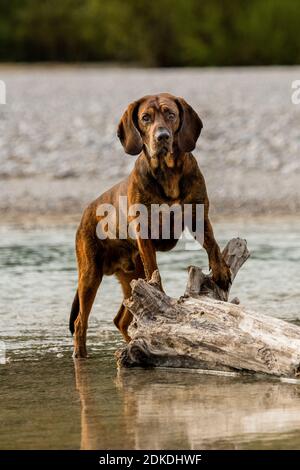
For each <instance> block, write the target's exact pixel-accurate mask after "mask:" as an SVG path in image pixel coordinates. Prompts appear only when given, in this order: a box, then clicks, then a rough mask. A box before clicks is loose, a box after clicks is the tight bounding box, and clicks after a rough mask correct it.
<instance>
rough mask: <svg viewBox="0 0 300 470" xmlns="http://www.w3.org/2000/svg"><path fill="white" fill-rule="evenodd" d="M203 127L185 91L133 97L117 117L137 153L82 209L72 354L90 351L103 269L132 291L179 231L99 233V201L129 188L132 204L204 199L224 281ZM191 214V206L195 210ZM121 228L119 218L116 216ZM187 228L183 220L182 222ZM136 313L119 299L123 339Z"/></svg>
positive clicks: (213, 254)
mask: <svg viewBox="0 0 300 470" xmlns="http://www.w3.org/2000/svg"><path fill="white" fill-rule="evenodd" d="M201 129H202V122H201V120H200V118H199V116H198V115H197V114H196V112H195V111H194V110H193V109H192V108H191V106H189V105H188V104H187V103H186V102H185V101H184V99H182V98H177V97H175V96H172V95H170V94H167V93H161V94H159V95H155V96H145V97H143V98H141V99H139V100H138V101H135V102H134V103H131V104H130V105H129V106H128V108H127V110H126V111H125V113H124V114H123V117H122V119H121V121H120V123H119V127H118V137H119V139H120V141H121V143H122V145H123V147H124V149H125V152H126V153H129V154H131V155H138V154H139V157H138V159H137V160H136V163H135V167H134V169H133V171H132V172H131V173H130V175H129V176H128V177H127V178H126V179H124V180H123V181H121V182H120V183H119V184H117V185H116V186H114V187H113V188H111V189H110V190H108V191H107V192H105V193H104V194H102V196H100V197H99V198H98V199H96V200H95V201H94V202H92V203H91V204H90V205H89V206H88V207H87V209H86V210H85V212H84V214H83V217H82V220H81V223H80V226H79V228H78V231H77V236H76V253H77V261H78V271H79V276H78V278H79V279H78V290H77V293H76V296H75V299H74V302H73V305H72V311H71V316H70V330H71V332H72V333H75V335H74V356H75V357H86V354H87V353H86V332H87V324H88V317H89V314H90V311H91V308H92V305H93V302H94V299H95V296H96V293H97V289H98V287H99V285H100V283H101V280H102V276H103V275H104V274H106V275H111V274H115V275H116V277H117V278H118V280H119V281H120V283H121V286H122V289H123V293H124V298H125V299H126V298H128V297H130V295H131V287H130V282H131V281H132V280H133V279H137V278H146V279H147V280H149V279H150V278H151V275H152V273H153V271H155V270H156V269H157V263H156V251H157V250H158V251H168V250H171V249H172V248H173V247H174V246H175V245H176V243H177V241H178V239H176V238H174V237H172V236H171V237H170V238H169V239H162V238H159V237H158V239H151V238H148V239H147V238H145V237H144V238H143V237H141V236H138V235H137V237H136V238H131V237H129V236H128V237H127V238H126V239H120V238H117V239H109V238H107V239H105V240H103V239H99V238H98V237H97V233H96V229H97V224H98V223H99V220H100V219H101V216H99V215H97V208H98V207H99V205H101V204H112V205H113V206H114V207H116V208H118V207H119V197H120V196H127V199H128V206H130V205H132V204H136V203H139V204H144V205H145V206H146V207H147V208H150V206H151V204H163V203H165V204H168V205H172V204H174V203H176V204H180V205H181V206H182V207H183V204H192V205H195V204H203V205H204V242H203V247H204V248H205V250H206V251H207V254H208V258H209V265H210V268H211V270H212V273H213V279H214V281H215V282H216V283H217V284H218V285H219V286H220V287H222V288H224V289H227V287H228V284H229V283H230V270H229V268H228V266H227V265H226V263H225V261H224V260H223V258H222V255H221V253H220V249H219V246H218V244H217V242H216V240H215V238H214V234H213V229H212V226H211V224H210V221H209V218H208V209H209V201H208V197H207V192H206V187H205V181H204V178H203V176H202V174H201V172H200V169H199V167H198V164H197V162H196V159H195V158H194V157H193V155H192V154H191V153H190V152H191V151H192V150H194V148H195V145H196V142H197V139H198V137H199V135H200V132H201ZM193 214H194V213H193ZM115 223H116V228H117V230H118V228H119V218H118V217H117V219H116V222H115ZM183 228H184V227H183ZM131 319H132V316H131V313H130V312H129V311H128V309H127V308H126V307H125V306H124V305H123V304H122V305H121V307H120V309H119V311H118V313H117V315H116V317H115V319H114V323H115V325H116V326H117V328H119V330H120V331H121V333H122V334H123V336H124V338H125V340H126V341H130V337H129V336H128V331H127V330H128V326H129V324H130V322H131Z"/></svg>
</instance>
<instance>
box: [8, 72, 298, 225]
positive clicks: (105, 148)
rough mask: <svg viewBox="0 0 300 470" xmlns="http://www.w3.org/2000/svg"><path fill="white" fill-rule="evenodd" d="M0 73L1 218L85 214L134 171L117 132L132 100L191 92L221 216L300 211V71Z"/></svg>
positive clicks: (200, 151) (202, 158)
mask: <svg viewBox="0 0 300 470" xmlns="http://www.w3.org/2000/svg"><path fill="white" fill-rule="evenodd" d="M0 79H1V80H4V81H5V83H6V89H7V104H6V105H1V106H0V163H1V165H0V215H1V217H2V219H4V218H5V217H8V218H21V217H39V216H41V215H43V216H45V215H47V216H53V215H55V216H58V217H63V218H64V219H66V220H67V218H68V217H71V218H72V216H73V215H74V217H75V218H76V217H77V216H78V214H79V212H80V211H81V210H82V207H83V206H84V205H85V204H86V203H87V202H89V201H90V200H91V199H93V198H94V197H96V196H97V195H98V194H99V193H101V192H102V191H103V190H105V189H107V188H108V187H109V186H111V185H112V184H113V183H115V182H116V181H118V180H120V179H121V178H122V177H124V176H125V175H127V174H128V172H129V171H130V169H131V168H132V165H133V163H134V160H135V157H132V156H129V155H125V154H124V152H123V149H122V147H121V145H120V143H119V141H118V139H117V137H116V126H117V123H118V120H119V118H120V116H121V114H122V112H123V111H124V109H125V108H126V106H127V104H128V103H129V102H130V101H132V100H134V99H135V98H138V97H140V96H142V95H144V94H148V93H153V92H160V91H169V92H171V93H174V94H177V95H181V96H184V97H185V99H186V100H187V101H188V102H189V103H190V104H192V106H193V107H194V108H195V109H196V110H197V112H198V113H199V115H200V116H201V118H202V120H203V123H204V129H203V134H202V135H201V137H200V139H199V142H198V146H197V149H196V151H195V152H194V154H195V155H196V156H197V158H198V161H199V163H200V166H201V169H202V171H203V173H204V175H205V178H206V181H207V186H208V190H209V195H210V200H211V206H212V211H213V213H214V214H215V215H226V216H236V215H237V216H244V217H245V216H246V217H248V216H250V215H252V216H253V215H260V214H269V215H283V214H285V215H295V214H296V213H297V211H298V210H299V209H300V184H299V176H300V158H299V156H300V126H299V123H300V105H299V106H297V105H293V104H292V102H291V94H292V89H291V84H292V81H293V80H296V79H300V68H247V69H246V68H244V69H238V68H234V69H180V70H179V69H164V70H158V69H149V70H146V69H122V68H100V67H99V68H98V67H40V66H34V67H29V66H19V67H15V66H6V67H5V66H1V67H0Z"/></svg>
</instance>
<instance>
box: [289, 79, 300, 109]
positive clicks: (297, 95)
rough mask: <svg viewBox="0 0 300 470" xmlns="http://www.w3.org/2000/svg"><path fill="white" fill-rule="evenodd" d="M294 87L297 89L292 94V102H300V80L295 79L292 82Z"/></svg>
mask: <svg viewBox="0 0 300 470" xmlns="http://www.w3.org/2000/svg"><path fill="white" fill-rule="evenodd" d="M292 89H293V90H295V91H294V92H293V93H292V96H291V100H292V103H293V104H300V80H294V81H293V82H292Z"/></svg>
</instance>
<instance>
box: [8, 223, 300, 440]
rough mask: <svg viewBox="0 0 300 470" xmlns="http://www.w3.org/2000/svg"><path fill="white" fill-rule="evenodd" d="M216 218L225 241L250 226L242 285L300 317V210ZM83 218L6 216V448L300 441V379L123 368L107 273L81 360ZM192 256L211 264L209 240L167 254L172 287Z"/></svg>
mask: <svg viewBox="0 0 300 470" xmlns="http://www.w3.org/2000/svg"><path fill="white" fill-rule="evenodd" d="M214 227H215V234H216V237H217V239H218V241H219V242H220V245H221V246H224V245H225V243H226V242H227V241H228V240H229V239H230V238H232V237H233V236H240V237H242V238H246V239H247V241H248V246H249V249H250V251H251V258H250V259H249V260H248V261H247V263H246V264H245V266H244V267H243V268H242V270H241V271H240V273H239V274H238V277H237V279H236V280H235V283H234V287H233V290H232V297H233V296H235V295H237V296H238V297H239V298H240V300H241V303H242V304H245V305H247V306H248V307H251V308H253V309H256V310H258V311H261V312H262V313H265V314H269V315H274V316H276V317H278V318H282V319H285V320H287V321H290V322H293V323H299V325H300V308H299V305H300V291H299V285H300V270H299V261H300V222H299V220H296V219H286V220H283V219H269V220H267V221H263V220H252V219H250V220H246V221H239V220H238V221H235V222H231V223H222V222H219V223H216V224H214ZM75 229H76V228H75V227H74V226H71V225H68V226H66V227H61V226H60V227H54V226H52V227H50V228H49V227H47V228H43V227H40V228H34V229H30V228H27V229H26V228H18V227H12V226H11V227H9V226H4V227H2V228H1V231H0V233H1V243H0V269H1V277H0V292H1V295H0V341H1V343H0V362H3V364H0V403H1V405H0V406H1V408H0V448H1V449H17V448H22V449H29V448H30V449H38V448H47V449H54V448H56V449H67V448H75V449H79V448H82V449H113V448H121V449H132V448H134V449H151V448H152V449H172V448H174V449H176V448H178V449H181V448H185V449H218V448H220V449H221V448H222V449H223V448H225V449H254V448H256V449H272V448H276V449H279V448H299V447H300V422H299V413H300V385H297V384H290V383H281V382H279V381H278V380H272V379H264V380H261V379H260V380H256V379H253V378H251V379H250V378H233V377H215V376H207V375H201V374H199V373H197V372H183V371H176V370H167V371H166V370H151V371H149V370H147V371H144V370H140V369H139V370H129V371H117V368H116V363H115V358H114V352H115V351H116V349H118V348H119V347H120V346H121V345H122V344H123V340H122V338H121V336H120V334H119V333H118V331H117V330H116V329H115V327H114V325H113V323H112V319H113V317H114V315H115V313H116V312H117V310H118V308H119V306H120V303H121V300H122V296H121V290H120V287H119V286H118V284H117V282H116V281H115V279H114V278H111V277H106V278H105V279H104V281H103V282H102V285H101V288H100V291H99V293H98V296H97V298H96V301H95V304H94V308H93V311H92V314H91V316H90V325H89V330H88V351H89V355H90V357H89V359H88V360H81V361H75V363H74V361H73V359H72V339H71V337H70V335H69V332H68V316H69V310H70V305H71V302H72V299H73V296H74V292H75V289H76V276H77V274H76V261H75V256H74V234H75ZM190 248H191V247H190ZM190 264H197V265H198V266H201V267H204V268H205V267H207V257H206V254H205V252H204V251H203V250H201V251H199V250H197V251H195V250H193V249H189V250H187V249H183V246H179V247H178V248H176V249H175V250H173V251H172V252H171V253H162V254H160V255H159V266H160V270H161V274H162V278H163V281H164V287H165V290H166V292H167V293H168V294H169V295H172V296H176V297H178V296H180V295H181V294H182V293H183V291H184V285H185V281H186V277H187V274H186V267H187V266H188V265H190ZM4 348H5V349H6V355H5V358H4ZM1 351H2V352H1ZM4 362H5V363H4Z"/></svg>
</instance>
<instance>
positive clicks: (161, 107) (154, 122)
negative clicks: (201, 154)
mask: <svg viewBox="0 0 300 470" xmlns="http://www.w3.org/2000/svg"><path fill="white" fill-rule="evenodd" d="M201 129H202V122H201V119H200V118H199V116H198V115H197V113H196V112H195V111H194V110H193V108H192V107H191V106H190V105H189V104H188V103H186V101H185V100H184V99H183V98H178V97H176V96H173V95H170V94H168V93H160V94H159V95H153V96H150V95H149V96H144V97H143V98H141V99H139V100H137V101H134V102H133V103H131V104H130V105H129V106H128V108H127V109H126V111H125V113H124V114H123V116H122V118H121V121H120V123H119V126H118V137H119V139H120V141H121V143H122V145H123V147H124V149H125V152H126V153H129V154H130V155H137V154H139V153H140V152H141V151H142V149H143V148H144V149H145V151H146V153H147V155H148V156H149V157H150V159H151V161H152V162H151V163H152V164H153V165H154V166H156V165H158V161H159V159H161V158H165V159H166V163H167V165H168V166H172V165H173V163H172V162H174V160H173V159H172V158H171V159H168V155H173V154H176V153H186V152H191V151H192V150H193V149H194V148H195V145H196V142H197V139H198V137H199V135H200V132H201ZM168 162H169V163H168Z"/></svg>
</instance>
